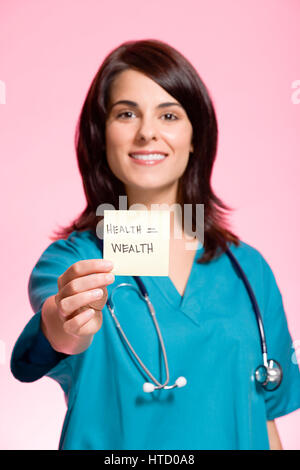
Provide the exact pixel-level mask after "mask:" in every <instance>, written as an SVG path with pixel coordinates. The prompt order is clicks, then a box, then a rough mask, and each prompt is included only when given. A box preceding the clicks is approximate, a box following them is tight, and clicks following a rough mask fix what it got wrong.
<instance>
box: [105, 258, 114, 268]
mask: <svg viewBox="0 0 300 470" xmlns="http://www.w3.org/2000/svg"><path fill="white" fill-rule="evenodd" d="M103 264H104V267H105V268H113V266H114V265H113V263H112V262H111V261H109V260H104V261H103Z"/></svg>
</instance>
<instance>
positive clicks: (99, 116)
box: [50, 39, 240, 263]
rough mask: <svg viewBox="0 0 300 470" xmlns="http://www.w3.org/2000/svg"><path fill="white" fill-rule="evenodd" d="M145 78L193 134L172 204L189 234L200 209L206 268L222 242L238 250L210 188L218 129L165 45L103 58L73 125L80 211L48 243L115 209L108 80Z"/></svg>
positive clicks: (191, 73)
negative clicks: (188, 222) (178, 108)
mask: <svg viewBox="0 0 300 470" xmlns="http://www.w3.org/2000/svg"><path fill="white" fill-rule="evenodd" d="M127 69H133V70H137V71H140V72H142V73H144V74H146V75H147V76H148V77H149V78H151V79H152V80H154V81H155V82H156V83H157V84H158V85H160V86H161V87H162V88H164V89H165V90H166V91H167V92H168V93H169V94H170V95H172V96H173V97H174V98H175V99H177V100H178V101H179V102H180V104H181V105H182V106H183V107H184V109H185V111H186V113H187V116H188V118H189V120H190V122H191V124H192V128H193V141H192V142H193V147H194V152H193V154H192V155H190V157H189V161H188V164H187V167H186V169H185V172H184V173H183V175H182V176H181V178H180V179H179V181H178V193H177V201H176V202H177V203H178V204H180V205H181V209H182V214H183V213H184V212H183V204H190V205H191V206H190V207H192V229H193V231H194V233H195V231H196V211H195V208H196V204H204V227H203V228H204V241H203V252H202V256H201V257H200V258H199V259H198V260H197V262H198V263H207V262H209V261H210V260H212V259H214V258H216V257H218V256H219V255H221V254H222V253H223V252H224V251H225V250H226V248H227V244H228V242H232V243H234V244H235V245H236V246H238V245H239V243H240V241H239V238H238V237H237V236H236V235H235V234H234V233H232V232H231V231H230V230H229V228H228V222H227V221H226V220H225V219H226V217H227V215H226V214H225V212H224V211H232V210H233V209H232V208H230V207H229V206H227V205H225V203H224V202H223V201H222V200H221V199H219V198H218V197H217V196H216V194H215V193H214V191H213V189H212V188H211V175H212V169H213V164H214V161H215V158H216V152H217V143H218V125H217V119H216V114H215V110H214V107H213V103H212V99H211V97H210V94H209V91H208V89H207V88H206V86H205V85H204V83H203V81H202V79H201V78H200V76H199V74H198V73H197V71H196V70H195V68H194V67H193V66H192V64H191V63H190V62H189V61H188V60H187V59H186V58H185V57H184V56H183V55H182V54H181V53H180V52H178V51H177V50H176V49H174V48H173V47H171V46H170V45H169V44H167V43H165V42H162V41H159V40H156V39H148V40H147V39H145V40H138V41H127V42H124V43H122V44H121V45H120V46H119V47H117V48H115V49H114V50H113V51H112V52H111V53H110V54H109V55H107V56H106V58H105V59H104V61H103V63H102V65H101V66H100V68H99V70H98V71H97V73H96V75H95V77H94V79H93V81H92V83H91V85H90V88H89V90H88V93H87V96H86V98H85V101H84V103H83V107H82V109H81V113H80V116H79V119H78V122H77V125H76V131H75V148H76V155H77V162H78V167H79V170H80V174H81V177H82V182H83V188H84V193H85V197H86V208H85V209H84V211H83V212H82V213H81V214H80V215H79V216H78V217H77V218H76V219H75V220H74V221H73V222H72V223H71V224H70V225H69V226H67V227H60V229H59V230H57V231H55V232H54V236H50V239H51V240H58V239H60V238H67V237H68V236H69V235H70V233H71V232H73V231H75V230H76V231H79V232H81V231H85V230H91V229H92V230H93V231H96V226H97V224H98V223H99V222H100V221H101V220H102V219H103V215H102V216H97V215H96V209H97V207H98V206H99V205H100V204H112V205H113V207H115V208H116V209H117V208H118V204H119V196H126V190H125V186H124V184H123V182H121V181H120V180H119V179H118V178H117V177H116V176H115V175H114V174H113V173H112V171H111V170H110V168H109V166H108V163H107V159H106V147H105V123H106V118H107V112H108V105H109V97H110V89H111V85H112V83H113V80H114V79H115V78H116V76H117V75H118V74H119V73H120V72H122V71H123V70H127Z"/></svg>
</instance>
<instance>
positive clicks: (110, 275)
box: [105, 273, 115, 282]
mask: <svg viewBox="0 0 300 470" xmlns="http://www.w3.org/2000/svg"><path fill="white" fill-rule="evenodd" d="M114 279H115V276H114V275H113V274H112V273H109V274H106V276H105V280H106V281H108V282H110V281H114Z"/></svg>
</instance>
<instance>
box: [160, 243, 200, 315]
mask: <svg viewBox="0 0 300 470" xmlns="http://www.w3.org/2000/svg"><path fill="white" fill-rule="evenodd" d="M203 250H204V248H203V244H202V243H201V242H200V241H199V243H198V247H197V249H196V251H195V256H194V260H193V264H192V267H191V271H190V275H189V277H188V280H187V283H186V287H185V291H184V294H183V296H181V295H180V293H179V292H178V290H177V288H176V287H175V285H174V283H173V281H172V280H171V278H170V276H151V279H152V281H153V282H154V283H155V285H156V287H157V288H158V289H159V290H160V291H161V293H162V295H164V297H165V298H166V300H167V302H168V303H169V304H171V305H172V306H173V307H175V308H176V309H178V310H181V311H182V312H183V313H186V314H187V315H188V316H192V315H190V307H191V305H189V303H190V302H189V298H190V293H191V290H193V284H194V279H195V276H196V270H197V268H198V264H197V262H196V260H197V259H198V258H199V257H200V256H201V253H202V251H203Z"/></svg>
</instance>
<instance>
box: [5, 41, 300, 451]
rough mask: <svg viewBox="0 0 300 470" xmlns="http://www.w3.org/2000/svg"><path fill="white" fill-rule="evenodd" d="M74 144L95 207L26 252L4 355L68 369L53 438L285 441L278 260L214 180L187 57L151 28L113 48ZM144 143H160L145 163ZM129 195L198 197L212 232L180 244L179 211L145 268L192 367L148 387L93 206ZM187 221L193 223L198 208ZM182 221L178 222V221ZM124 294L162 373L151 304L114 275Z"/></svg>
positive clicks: (297, 391) (298, 387) (28, 370)
mask: <svg viewBox="0 0 300 470" xmlns="http://www.w3.org/2000/svg"><path fill="white" fill-rule="evenodd" d="M76 150H77V157H78V165H79V169H80V172H81V175H82V179H83V186H84V191H85V195H86V199H87V207H86V209H85V210H84V212H83V213H82V214H81V215H80V217H79V218H78V219H77V220H76V221H75V222H74V223H73V224H72V225H71V226H70V227H68V228H66V229H64V230H63V231H62V232H61V233H60V234H58V236H57V237H56V238H52V240H54V241H53V243H51V244H50V245H49V246H48V247H47V249H46V250H45V251H44V252H43V253H42V255H41V257H40V258H39V260H38V261H37V263H36V265H35V267H34V268H33V271H32V273H31V276H30V279H29V286H28V289H29V297H30V302H31V305H32V308H33V310H34V312H35V315H34V316H33V317H32V319H31V320H30V321H29V323H28V324H27V325H26V327H25V328H24V330H23V332H22V333H21V335H20V337H19V338H18V341H17V343H16V345H15V347H14V351H13V354H12V358H11V370H12V373H13V374H14V376H15V377H16V378H17V379H18V380H21V381H25V382H32V381H34V380H37V379H39V378H40V377H43V376H48V377H52V378H53V379H54V380H56V381H57V382H58V383H59V384H60V385H61V387H62V389H63V391H64V393H65V396H66V401H67V405H68V411H67V414H66V417H65V421H64V425H63V430H62V434H61V439H60V443H59V449H110V450H111V449H150V450H151V449H166V450H169V449H270V448H271V449H281V448H282V447H281V443H280V440H279V436H278V433H277V430H276V427H275V424H274V419H275V418H277V417H279V416H282V415H285V414H287V413H290V412H292V411H294V410H296V409H298V408H299V407H300V374H299V368H298V365H297V364H295V363H294V362H292V361H291V356H292V349H291V347H292V339H291V336H290V333H289V330H288V325H287V320H286V316H285V312H284V308H283V303H282V296H281V293H280V290H279V288H278V286H277V283H276V280H275V277H274V275H273V273H272V270H271V268H270V266H269V264H268V263H267V261H266V260H265V259H264V257H263V256H262V255H261V254H260V253H259V252H258V250H256V249H255V248H253V247H251V246H250V245H248V244H246V243H244V242H242V241H241V240H239V239H238V237H237V236H236V235H234V234H233V233H232V232H230V231H229V230H228V228H227V227H226V224H225V222H224V214H223V212H222V210H228V209H229V208H228V207H227V206H226V205H225V204H224V203H223V202H222V201H221V200H220V199H219V198H218V197H217V196H216V195H215V194H214V192H213V190H212V188H211V186H210V179H211V173H212V168H213V163H214V160H215V157H216V150H217V121H216V116H215V112H214V108H213V105H212V101H211V98H210V96H209V93H208V90H207V89H206V87H205V85H204V83H203V82H202V80H201V79H200V77H199V75H198V74H197V72H196V71H195V69H194V68H193V66H192V65H191V64H190V63H189V62H188V60H187V59H186V58H185V57H183V56H182V55H181V54H180V53H179V52H178V51H176V50H175V49H174V48H172V47H170V46H169V45H167V44H165V43H163V42H160V41H157V40H142V41H129V42H126V43H124V44H122V45H121V46H120V47H118V48H116V49H115V50H113V51H112V52H111V53H110V54H109V55H108V56H107V57H106V58H105V60H104V62H103V64H102V65H101V67H100V69H99V71H98V73H97V74H96V76H95V78H94V80H93V82H92V84H91V87H90V89H89V92H88V94H87V97H86V100H85V103H84V105H83V109H82V112H81V116H80V120H79V126H78V129H77V133H76ZM143 152H150V153H158V152H160V153H161V154H162V155H163V156H164V158H163V159H162V160H161V161H160V162H159V163H157V162H156V164H155V165H153V161H152V162H151V160H149V161H148V162H145V161H144V162H142V163H141V158H143V157H142V156H141V154H142V153H143ZM133 153H134V154H135V155H129V154H133ZM148 158H150V159H151V158H153V157H148ZM121 195H123V196H127V197H128V206H129V208H130V206H131V205H132V204H135V203H142V204H144V205H145V206H146V207H147V208H148V209H149V210H151V205H152V204H168V206H169V207H171V206H172V205H173V204H174V203H178V204H181V206H182V207H183V205H184V204H192V205H193V210H194V207H195V205H196V204H204V242H203V244H201V243H200V242H199V240H198V239H197V238H194V241H193V243H194V245H193V249H192V250H191V249H189V250H187V249H186V241H187V240H189V241H190V240H191V237H190V234H187V233H185V232H184V230H183V229H182V227H181V225H180V222H179V221H178V220H177V218H176V217H174V216H173V213H172V212H170V216H171V234H170V236H171V238H170V270H169V276H166V277H158V276H144V277H143V281H144V283H145V285H146V288H147V289H148V292H149V296H150V298H151V301H152V304H153V305H154V308H155V310H156V315H157V319H158V322H159V326H160V329H161V332H162V335H163V339H164V343H165V347H166V351H167V355H168V361H169V370H170V384H172V383H174V382H175V380H176V378H177V377H179V376H184V377H186V378H187V385H186V386H184V387H180V388H179V387H176V388H173V389H169V390H155V391H154V392H153V393H145V392H144V391H143V389H142V385H143V383H144V382H145V377H143V371H142V370H141V369H140V368H139V366H138V364H137V363H135V361H134V360H132V357H131V359H130V357H129V355H128V351H126V348H125V347H124V343H123V342H122V340H121V337H120V335H119V332H118V331H117V328H116V326H115V323H114V322H113V320H112V317H111V316H110V314H109V311H108V307H107V299H108V296H109V294H110V293H111V292H112V289H113V288H114V287H115V286H116V285H118V284H120V283H122V282H130V281H131V283H133V284H134V280H133V279H130V278H128V277H126V276H112V278H111V279H106V277H105V276H106V274H107V273H109V272H110V271H111V270H112V266H111V265H109V264H105V260H103V256H102V251H101V250H100V244H99V239H98V237H97V235H96V227H97V224H98V223H99V221H101V220H102V217H99V216H96V209H97V207H98V206H99V205H100V204H105V203H110V204H112V205H113V207H114V208H115V209H118V200H119V196H121ZM183 210H184V209H183ZM192 222H193V230H194V231H195V225H196V216H195V211H194V212H193V220H192ZM175 228H177V229H178V228H179V230H181V233H182V237H181V238H175V237H174V230H173V229H175ZM176 233H178V232H176ZM227 246H230V249H231V251H232V253H233V254H234V255H235V256H236V258H237V259H238V260H239V262H240V263H241V265H242V267H243V269H244V271H245V273H246V275H247V277H248V279H249V282H250V284H251V286H252V288H253V290H254V292H255V296H256V299H257V302H258V304H259V307H260V310H261V313H262V318H263V322H264V326H265V330H266V337H267V343H268V351H269V354H270V357H273V358H276V359H277V360H278V361H279V362H280V363H281V367H282V369H283V379H282V383H281V385H280V387H278V388H277V389H276V390H274V391H272V392H270V391H266V390H264V389H263V387H260V386H258V384H257V383H256V381H255V380H254V375H253V372H254V371H255V369H256V367H257V366H258V365H259V364H261V363H262V358H261V350H260V342H259V333H258V326H257V323H256V319H255V316H254V312H253V308H252V304H251V302H250V300H249V296H248V294H247V292H246V289H245V287H244V285H243V282H242V281H241V279H240V277H239V276H238V275H237V273H236V272H235V270H234V269H233V266H232V264H231V262H230V260H229V258H228V257H227V255H226V253H225V250H226V247H227ZM106 261H108V260H106ZM99 289H100V290H99ZM93 292H94V293H95V296H92V293H93ZM97 295H98V296H97ZM90 307H93V308H90ZM116 308H117V315H118V318H119V320H120V322H121V324H122V326H123V328H124V330H125V331H126V334H127V337H128V338H129V339H130V341H131V344H132V345H133V347H134V349H135V351H137V352H138V354H139V356H140V357H141V358H143V362H144V363H145V364H146V365H147V367H148V369H149V370H150V371H151V373H152V374H153V375H154V377H157V378H159V379H158V380H159V381H160V383H163V382H164V380H165V379H164V377H165V376H164V374H165V370H164V362H163V358H162V354H161V351H160V343H159V340H158V337H157V335H156V332H155V329H154V326H153V323H152V320H151V318H150V315H149V312H148V309H147V306H146V305H145V304H144V303H143V302H141V300H140V299H139V298H138V297H137V295H136V293H135V292H134V291H133V290H132V289H120V290H119V293H118V299H117V300H116Z"/></svg>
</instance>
